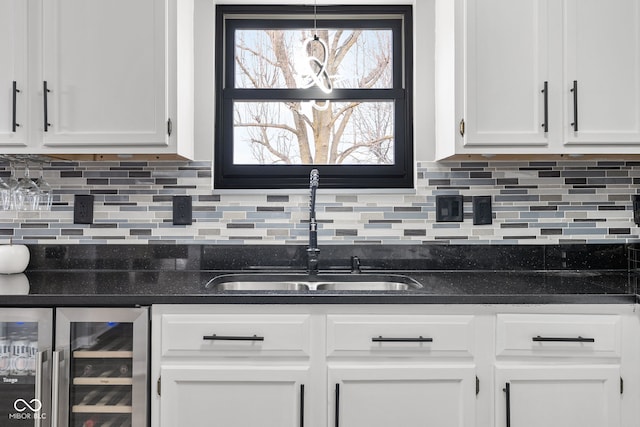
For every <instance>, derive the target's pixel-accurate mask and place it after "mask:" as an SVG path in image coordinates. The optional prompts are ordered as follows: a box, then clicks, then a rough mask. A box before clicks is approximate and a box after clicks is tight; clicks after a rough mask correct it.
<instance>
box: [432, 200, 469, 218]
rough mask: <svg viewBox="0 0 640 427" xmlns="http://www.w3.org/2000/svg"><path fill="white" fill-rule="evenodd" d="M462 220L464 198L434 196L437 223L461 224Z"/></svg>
mask: <svg viewBox="0 0 640 427" xmlns="http://www.w3.org/2000/svg"><path fill="white" fill-rule="evenodd" d="M463 220H464V198H463V197H462V195H455V196H443V195H440V196H436V221H437V222H462V221H463Z"/></svg>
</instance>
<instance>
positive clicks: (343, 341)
mask: <svg viewBox="0 0 640 427" xmlns="http://www.w3.org/2000/svg"><path fill="white" fill-rule="evenodd" d="M639 337H640V315H638V313H637V312H636V311H635V306H634V305H631V304H630V305H578V304H574V305H538V306H534V305H430V304H429V305H395V304H381V305H239V304H229V305H226V304H216V305H204V304H202V305H156V306H154V307H153V310H152V366H151V378H152V397H151V402H152V407H151V413H152V415H151V419H152V427H175V426H187V425H188V426H190V427H204V426H212V425H215V426H216V427H245V426H246V427H253V426H260V427H389V426H400V427H424V426H438V427H474V426H475V427H542V426H544V427H602V426H606V427H635V426H636V425H637V420H638V419H640V405H638V403H639V402H640V339H639Z"/></svg>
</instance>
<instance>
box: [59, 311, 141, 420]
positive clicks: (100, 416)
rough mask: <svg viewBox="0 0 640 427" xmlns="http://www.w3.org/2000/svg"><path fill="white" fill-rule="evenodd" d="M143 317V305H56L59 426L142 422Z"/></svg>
mask: <svg viewBox="0 0 640 427" xmlns="http://www.w3.org/2000/svg"><path fill="white" fill-rule="evenodd" d="M147 320H148V312H147V309H146V308H130V309H124V308H91V309H86V308H61V309H58V311H57V312H56V352H55V358H54V360H55V361H56V363H57V366H58V367H59V371H58V375H57V378H56V375H55V374H54V378H55V380H54V382H55V384H54V389H57V390H58V396H57V397H54V403H56V401H55V399H56V398H57V399H58V401H57V408H59V414H58V420H60V425H64V426H69V427H99V426H110V427H124V426H133V427H138V426H140V427H143V426H146V425H147V424H146V415H147V390H148V380H147V378H148V376H147V366H148V364H147V351H148V321H147Z"/></svg>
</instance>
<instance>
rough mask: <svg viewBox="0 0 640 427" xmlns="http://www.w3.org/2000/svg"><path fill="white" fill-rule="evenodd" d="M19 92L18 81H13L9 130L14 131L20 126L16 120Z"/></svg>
mask: <svg viewBox="0 0 640 427" xmlns="http://www.w3.org/2000/svg"><path fill="white" fill-rule="evenodd" d="M19 93H20V89H18V83H17V82H16V81H15V80H14V81H13V103H12V106H11V111H12V116H11V131H12V132H16V129H17V128H19V127H20V124H18V122H17V112H16V108H17V105H18V94H19Z"/></svg>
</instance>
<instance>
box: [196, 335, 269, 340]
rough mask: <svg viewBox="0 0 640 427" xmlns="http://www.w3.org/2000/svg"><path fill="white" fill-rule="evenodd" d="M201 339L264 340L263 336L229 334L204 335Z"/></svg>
mask: <svg viewBox="0 0 640 427" xmlns="http://www.w3.org/2000/svg"><path fill="white" fill-rule="evenodd" d="M202 339H203V340H208V341H264V337H259V336H257V335H254V336H252V337H246V336H245V337H240V336H233V335H231V336H229V335H216V334H213V335H205V336H203V337H202Z"/></svg>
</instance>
